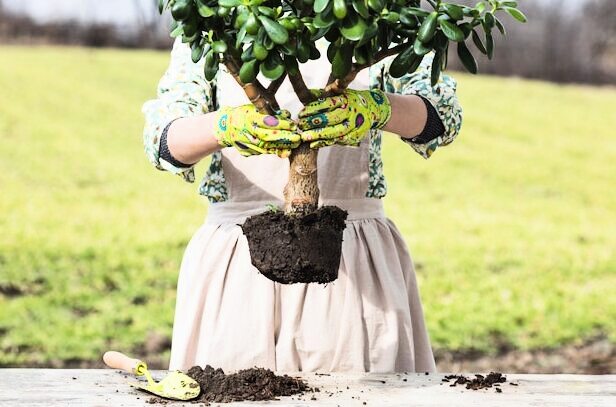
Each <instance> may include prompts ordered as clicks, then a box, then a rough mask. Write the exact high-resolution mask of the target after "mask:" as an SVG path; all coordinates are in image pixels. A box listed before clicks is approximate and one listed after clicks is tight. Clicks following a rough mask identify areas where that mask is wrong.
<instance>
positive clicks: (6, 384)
mask: <svg viewBox="0 0 616 407" xmlns="http://www.w3.org/2000/svg"><path fill="white" fill-rule="evenodd" d="M152 373H153V376H154V378H155V379H157V380H160V378H162V377H163V376H164V374H165V373H166V372H164V371H154V372H152ZM124 376H125V375H124V374H122V373H120V372H118V371H115V370H110V369H0V406H3V407H4V406H10V407H13V406H51V407H53V406H71V407H72V406H147V405H151V404H147V403H146V401H147V400H148V399H150V397H151V396H150V395H149V394H147V393H144V392H141V391H136V390H134V389H133V388H131V387H130V386H128V384H127V383H126V380H127V379H126V378H125V377H124ZM294 376H301V377H303V378H304V379H305V380H306V381H307V382H308V383H309V384H310V386H313V387H319V389H320V391H319V392H317V393H307V394H305V395H304V396H295V397H283V398H281V399H280V400H279V401H270V402H262V403H256V402H245V403H231V404H223V405H222V407H227V406H228V407H232V406H234V407H235V406H250V405H265V404H267V405H270V406H317V405H319V406H343V407H346V406H363V405H364V403H366V404H365V405H367V406H378V407H381V406H439V407H447V406H472V407H482V406H511V407H513V406H515V407H519V406H572V407H573V406H575V407H580V406H592V407H600V406H609V407H615V406H616V375H606V376H584V375H514V374H512V375H507V382H506V383H502V384H501V385H500V388H501V389H502V392H501V393H497V392H496V391H495V389H494V388H490V389H485V390H476V391H474V390H467V389H466V388H464V387H462V386H459V385H458V386H456V387H450V386H449V384H450V383H446V382H443V381H442V379H443V377H444V376H445V375H444V374H430V375H425V374H417V373H409V374H373V373H370V374H341V373H337V374H334V373H332V374H331V375H317V374H315V373H303V374H301V373H300V374H294ZM465 376H467V377H471V376H472V375H470V374H466V375H465ZM510 382H513V383H516V384H518V385H517V386H512V385H510V384H509V383H510ZM347 387H348V389H347ZM313 396H314V397H315V398H316V400H311V398H312V397H313ZM155 405H156V404H155ZM159 405H160V404H159ZM167 405H168V406H173V407H175V406H181V405H190V406H193V407H194V406H196V404H188V403H179V402H170V403H169V404H167Z"/></svg>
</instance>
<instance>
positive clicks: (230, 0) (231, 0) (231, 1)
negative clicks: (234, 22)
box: [218, 0, 242, 8]
mask: <svg viewBox="0 0 616 407" xmlns="http://www.w3.org/2000/svg"><path fill="white" fill-rule="evenodd" d="M240 4H242V2H241V1H240V0H218V5H219V6H222V7H229V8H231V7H237V6H239V5H240Z"/></svg>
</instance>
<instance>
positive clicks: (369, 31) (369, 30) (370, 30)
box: [357, 21, 379, 47]
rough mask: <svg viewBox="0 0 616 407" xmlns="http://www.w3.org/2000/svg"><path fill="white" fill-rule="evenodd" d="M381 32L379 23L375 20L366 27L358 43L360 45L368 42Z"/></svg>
mask: <svg viewBox="0 0 616 407" xmlns="http://www.w3.org/2000/svg"><path fill="white" fill-rule="evenodd" d="M378 32H379V26H378V24H377V23H376V22H375V21H373V22H372V24H370V25H369V26H367V27H366V30H365V31H364V34H363V35H362V37H361V40H360V41H359V42H358V43H357V46H358V47H361V46H362V45H365V44H367V43H368V42H369V41H370V40H371V39H372V38H374V36H375V35H377V33H378Z"/></svg>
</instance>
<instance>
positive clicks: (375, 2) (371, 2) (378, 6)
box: [368, 0, 385, 13]
mask: <svg viewBox="0 0 616 407" xmlns="http://www.w3.org/2000/svg"><path fill="white" fill-rule="evenodd" d="M368 7H370V8H371V9H372V10H374V11H376V12H377V13H380V12H381V11H383V9H384V8H385V0H368Z"/></svg>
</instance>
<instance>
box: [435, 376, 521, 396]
mask: <svg viewBox="0 0 616 407" xmlns="http://www.w3.org/2000/svg"><path fill="white" fill-rule="evenodd" d="M452 380H453V383H451V384H450V385H449V387H455V386H457V385H458V384H460V385H462V386H464V385H466V388H467V389H470V390H480V389H487V388H490V387H492V386H494V387H495V389H496V392H497V393H501V392H502V390H501V389H500V388H498V386H500V384H501V383H505V382H506V381H507V378H506V377H505V376H504V375H503V374H502V373H497V372H491V373H490V374H488V375H487V376H484V375H480V374H476V375H475V378H474V379H469V378H468V377H466V376H462V375H455V374H452V375H448V376H445V378H444V379H443V382H447V383H450V382H451V381H452ZM510 384H512V385H514V386H517V385H516V384H514V383H510Z"/></svg>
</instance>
